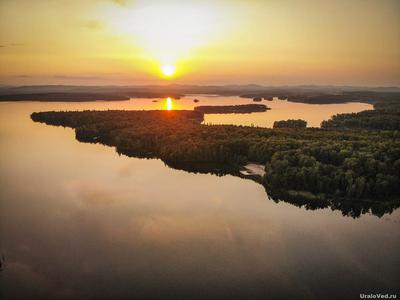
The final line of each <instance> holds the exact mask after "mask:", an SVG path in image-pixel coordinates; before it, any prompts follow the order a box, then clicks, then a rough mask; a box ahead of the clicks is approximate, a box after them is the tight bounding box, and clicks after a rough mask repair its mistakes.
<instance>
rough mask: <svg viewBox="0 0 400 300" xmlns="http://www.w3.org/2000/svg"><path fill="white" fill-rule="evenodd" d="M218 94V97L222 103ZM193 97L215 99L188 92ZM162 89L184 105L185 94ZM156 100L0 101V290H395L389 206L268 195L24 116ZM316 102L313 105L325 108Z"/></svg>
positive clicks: (60, 294)
mask: <svg viewBox="0 0 400 300" xmlns="http://www.w3.org/2000/svg"><path fill="white" fill-rule="evenodd" d="M224 99H225V98H224ZM224 99H218V101H219V103H221V102H223V101H226V102H228V103H227V104H232V103H229V101H228V100H226V99H225V100H224ZM207 101H210V102H211V101H215V99H214V98H207V99H206V98H204V99H203V98H201V102H200V103H198V105H200V104H209V102H207ZM241 101H245V102H246V103H251V102H252V101H251V100H250V101H249V100H246V99H244V100H243V99H241ZM274 102H276V103H274ZM274 102H272V103H271V102H267V103H266V104H267V105H270V106H271V107H273V105H278V103H279V101H274ZM175 103H176V105H177V106H179V105H182V106H183V107H185V108H187V107H189V106H190V105H192V106H193V105H194V103H193V104H191V103H192V99H189V100H187V101H184V100H176V101H174V104H175ZM163 104H164V103H163V101H161V102H151V100H137V101H136V100H132V101H127V102H112V103H111V102H96V103H73V104H72V103H32V102H25V103H1V104H0V122H1V127H0V252H1V254H2V255H4V258H5V263H4V266H3V270H2V271H1V273H0V296H3V298H5V299H44V298H51V299H58V298H62V299H64V298H65V299H99V298H100V299H110V298H126V297H127V296H129V298H131V299H158V298H160V299H166V298H173V299H207V298H217V299H235V298H243V299H287V298H291V299H359V293H370V292H372V293H377V292H381V293H389V292H397V293H399V284H398V279H399V278H400V256H399V253H400V230H399V229H400V213H399V211H400V210H396V211H395V212H394V213H393V214H391V215H385V216H384V217H382V218H377V217H376V216H372V215H363V216H362V217H361V218H359V219H352V218H349V217H343V216H342V215H341V213H340V212H337V211H334V212H332V211H331V210H330V209H322V210H315V211H310V210H305V209H304V208H298V207H295V206H293V205H290V204H286V203H282V202H281V203H278V204H277V203H275V202H273V201H270V200H268V197H267V194H266V192H265V190H264V188H263V187H262V186H261V185H258V184H257V183H255V182H252V181H250V180H243V179H241V178H237V177H233V176H223V177H217V176H214V175H204V174H192V173H187V172H184V171H179V170H174V169H170V168H168V167H166V166H165V165H164V164H163V162H161V161H160V160H142V159H136V158H128V157H125V156H118V154H117V153H116V152H115V150H114V149H113V148H111V147H106V146H102V145H95V144H85V143H79V142H77V141H76V140H75V136H74V132H73V130H71V129H64V128H62V127H53V126H47V125H44V124H40V123H34V122H32V121H31V120H30V118H29V115H30V113H31V112H33V111H46V110H60V109H64V110H72V109H89V108H91V109H106V108H112V109H117V108H118V109H119V108H125V109H128V108H130V109H137V108H138V107H141V108H143V109H150V108H152V107H153V106H154V108H157V106H158V107H160V105H163ZM286 104H287V103H286ZM287 105H291V104H287ZM293 105H298V104H293ZM302 105H304V104H300V106H302ZM352 105H353V104H352ZM360 105H361V107H362V106H364V104H360ZM300 106H299V107H300ZM278 107H279V105H278ZM317 107H319V108H318V109H316V111H319V112H320V114H321V115H323V114H324V113H326V111H328V109H327V108H326V107H325V106H317ZM329 107H331V106H329ZM346 107H347V108H346ZM359 108H360V107H359ZM281 109H282V110H285V109H286V110H287V109H288V108H285V106H284V105H283V106H281ZM337 109H339V108H337ZM341 109H343V111H346V109H347V110H349V111H351V109H353V108H352V107H348V106H346V105H342V108H341ZM362 109H364V108H362ZM362 109H361V110H362ZM276 110H277V111H278V108H276ZM273 111H274V109H273V110H271V111H268V112H267V113H265V116H267V115H268V114H270V115H271V114H272V113H273ZM293 113H299V114H301V110H300V108H299V112H293ZM263 114H264V113H263ZM276 114H278V112H276ZM326 114H332V112H331V113H326ZM252 115H255V114H252ZM242 116H243V115H242ZM247 116H250V115H247ZM309 116H310V118H309V119H308V120H313V121H312V122H319V119H318V118H321V116H318V117H317V116H315V117H313V118H312V119H311V115H309ZM324 116H325V117H323V118H326V115H324ZM239 117H241V116H237V118H238V119H236V116H235V118H232V120H239V119H240V118H239ZM279 118H281V117H279ZM283 118H286V117H283ZM290 118H292V116H290ZM281 119H282V118H281ZM220 120H221V119H220ZM232 120H228V121H232ZM270 120H271V119H268V120H265V119H264V118H260V122H265V123H260V124H263V125H265V126H268V125H269V124H271V123H270V122H271V121H270ZM213 122H214V121H213ZM221 122H223V121H221ZM235 122H236V121H235ZM253 122H255V121H253ZM310 122H311V121H310ZM312 122H311V125H313V123H312ZM1 293H2V294H1Z"/></svg>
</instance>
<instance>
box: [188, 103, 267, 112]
mask: <svg viewBox="0 0 400 300" xmlns="http://www.w3.org/2000/svg"><path fill="white" fill-rule="evenodd" d="M268 109H270V108H269V107H267V106H266V105H264V104H243V105H219V106H214V105H203V106H196V107H195V108H194V110H195V111H199V112H202V113H204V114H248V113H253V112H264V111H267V110H268Z"/></svg>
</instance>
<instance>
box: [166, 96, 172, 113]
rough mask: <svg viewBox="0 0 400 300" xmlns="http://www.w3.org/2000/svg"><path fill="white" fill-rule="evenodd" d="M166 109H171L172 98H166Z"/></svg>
mask: <svg viewBox="0 0 400 300" xmlns="http://www.w3.org/2000/svg"><path fill="white" fill-rule="evenodd" d="M167 110H172V100H171V98H170V97H168V98H167Z"/></svg>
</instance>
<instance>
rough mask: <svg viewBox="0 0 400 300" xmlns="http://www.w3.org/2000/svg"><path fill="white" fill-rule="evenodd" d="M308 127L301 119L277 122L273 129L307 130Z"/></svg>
mask: <svg viewBox="0 0 400 300" xmlns="http://www.w3.org/2000/svg"><path fill="white" fill-rule="evenodd" d="M306 127H307V122H306V121H304V120H301V119H298V120H293V119H289V120H282V121H275V122H274V126H273V128H306Z"/></svg>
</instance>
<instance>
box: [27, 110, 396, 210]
mask: <svg viewBox="0 0 400 300" xmlns="http://www.w3.org/2000/svg"><path fill="white" fill-rule="evenodd" d="M381 108H382V107H381ZM382 109H383V108H382ZM381 113H384V114H385V117H379V114H381ZM399 113H400V112H399V105H398V104H396V103H389V104H385V108H384V111H382V110H380V109H377V110H376V111H375V112H374V114H376V118H377V119H379V118H380V120H381V122H384V120H389V119H391V118H395V119H396V118H398V116H399ZM365 114H366V113H365V112H361V113H358V114H351V115H339V116H335V117H333V118H332V119H331V120H328V121H327V122H328V123H326V124H325V125H324V126H323V128H321V129H317V128H282V129H281V128H276V129H268V128H257V127H246V126H230V125H202V124H201V122H202V121H203V117H204V114H203V112H200V111H83V112H39V113H33V114H32V115H31V118H32V119H33V120H34V121H36V122H43V123H46V124H50V125H59V126H67V127H71V128H74V129H75V132H76V138H77V139H78V140H79V141H83V142H91V143H102V144H105V145H109V146H115V147H116V150H117V152H118V153H121V154H125V155H128V156H136V157H147V158H160V159H162V160H163V161H164V162H165V163H166V164H168V165H169V166H172V167H174V168H180V169H185V170H188V171H192V172H212V173H215V174H219V175H222V174H226V173H230V174H234V175H238V176H240V173H239V172H238V171H239V169H240V167H241V166H243V165H244V164H246V163H248V162H254V163H258V164H262V165H265V170H266V173H265V175H264V176H263V177H262V178H261V177H260V178H257V181H258V182H260V183H261V184H263V185H264V187H265V188H266V190H267V192H268V195H269V196H270V197H271V198H272V199H274V200H275V201H281V200H282V201H287V202H290V203H292V204H295V205H298V206H305V207H306V208H309V209H317V208H324V207H331V208H332V209H338V210H340V211H342V213H343V215H348V216H352V217H358V216H360V215H361V214H363V213H367V212H371V213H373V214H375V215H377V216H382V215H383V214H385V213H389V212H392V211H393V210H394V209H395V208H397V207H399V206H400V200H399V199H400V133H399V132H398V131H397V130H396V129H394V128H397V126H398V121H397V125H390V126H388V127H387V128H386V127H385V128H384V129H385V130H380V129H381V128H379V126H375V125H374V126H371V125H370V123H368V122H367V123H366V122H365V121H364V119H365V116H364V115H365ZM348 118H350V119H360V121H359V122H358V123H357V124H358V125H357V126H356V129H355V128H352V127H351V126H349V125H348V123H346V122H344V123H343V122H338V121H337V120H342V119H348ZM382 118H383V119H382ZM396 120H398V119H396ZM377 123H379V122H378V121H377V122H374V124H377ZM327 124H331V125H332V126H330V125H327ZM333 124H334V126H333ZM377 127H378V129H379V130H377V129H376V128H377Z"/></svg>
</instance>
